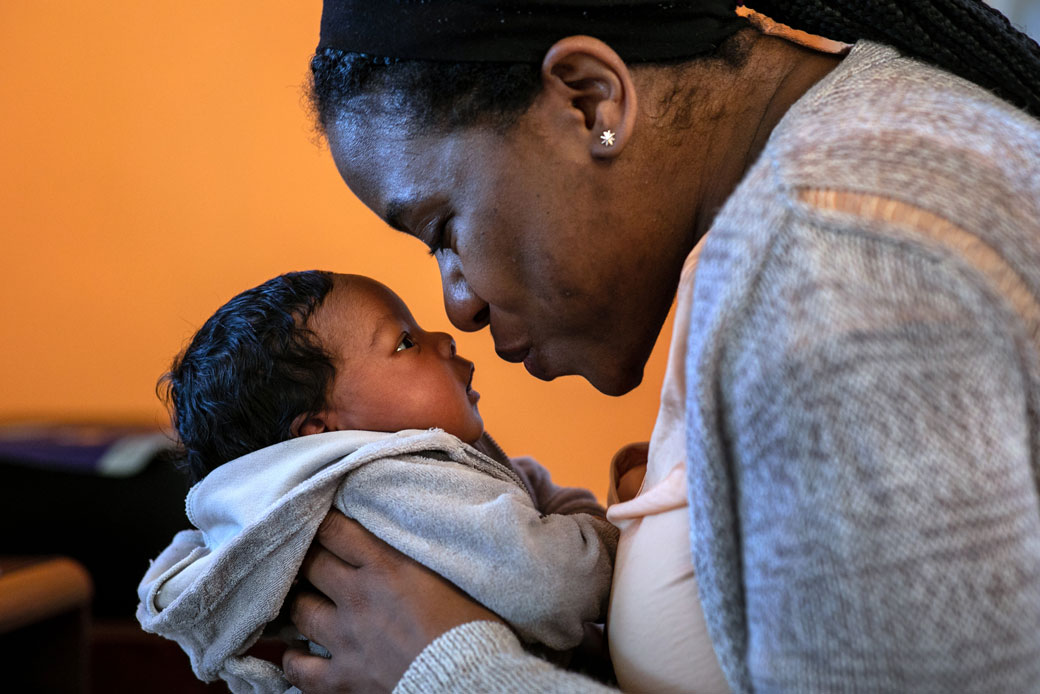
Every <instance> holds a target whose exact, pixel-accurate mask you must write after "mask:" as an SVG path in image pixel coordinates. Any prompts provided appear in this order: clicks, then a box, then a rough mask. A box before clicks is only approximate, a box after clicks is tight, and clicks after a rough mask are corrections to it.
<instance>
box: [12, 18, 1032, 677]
mask: <svg viewBox="0 0 1040 694" xmlns="http://www.w3.org/2000/svg"><path fill="white" fill-rule="evenodd" d="M993 4H994V5H997V6H999V7H1000V9H1002V10H1003V11H1005V12H1006V13H1007V14H1008V16H1009V17H1011V19H1012V21H1013V22H1014V23H1015V24H1016V25H1018V26H1020V27H1022V28H1024V29H1026V30H1027V31H1031V32H1033V34H1034V36H1035V35H1036V32H1037V31H1038V30H1040V2H1037V1H1036V0H1017V1H1015V0H1008V1H1007V2H994V3H993ZM320 13H321V2H320V0H296V1H295V2H285V1H284V0H250V1H249V2H246V1H245V0H222V1H220V2H201V1H199V0H188V1H185V0H149V1H148V2H139V1H136V0H121V1H109V2H92V3H87V2H82V1H79V2H75V1H71V0H69V1H65V2H62V1H59V0H5V2H3V3H0V124H2V127H0V162H2V163H3V164H2V166H0V232H2V238H3V252H2V253H0V311H2V313H0V316H2V320H0V528H2V533H3V534H2V536H0V649H3V650H4V652H5V653H6V654H7V657H8V662H16V661H18V662H21V663H22V665H23V667H22V668H21V670H22V671H23V672H26V673H30V674H34V676H35V675H39V676H40V677H58V676H59V674H60V673H61V672H63V671H67V672H69V673H72V674H71V675H69V676H68V677H67V678H66V679H65V680H62V682H63V684H62V683H61V682H59V683H54V682H51V683H49V684H47V685H46V686H44V687H43V688H42V689H40V688H39V687H38V686H37V685H39V684H40V683H39V682H38V681H33V684H32V685H31V686H30V687H29V688H28V689H26V691H30V690H31V691H44V690H46V691H80V689H77V687H78V686H82V683H83V682H93V689H94V690H95V691H152V692H159V691H165V690H168V691H178V692H181V693H182V694H183V692H187V691H191V690H192V687H194V686H195V685H194V684H193V682H194V680H193V678H192V677H191V675H190V672H188V671H187V661H186V658H184V656H183V655H182V654H181V653H180V652H179V650H177V649H176V648H175V647H174V648H173V649H172V650H170V649H164V648H162V645H161V644H159V645H157V643H156V642H154V641H148V640H147V639H144V638H143V636H144V635H143V634H141V633H140V631H139V630H138V629H137V627H136V623H134V622H133V620H132V618H131V615H132V612H133V609H134V605H135V604H136V596H135V595H134V587H135V585H136V583H137V580H138V579H139V577H140V576H141V575H142V573H143V572H144V570H145V568H146V567H147V560H148V558H149V557H152V556H154V555H155V554H156V553H157V552H158V551H159V550H160V549H161V548H162V547H163V546H164V545H165V544H166V542H168V540H169V538H170V536H171V535H172V533H173V532H174V531H175V530H177V529H180V528H182V527H184V526H185V525H186V524H187V521H186V519H185V518H184V514H183V495H184V492H185V491H186V485H185V484H184V481H183V479H181V477H179V476H178V474H177V473H176V471H174V470H172V469H170V467H169V466H168V465H165V464H163V463H162V461H160V460H157V459H156V458H155V456H154V453H155V451H156V450H157V448H160V447H162V446H163V445H164V444H165V443H166V442H167V439H165V438H164V437H163V435H162V434H161V433H160V434H158V435H156V432H160V431H161V429H162V428H163V427H164V426H165V425H166V421H167V420H166V413H165V410H164V409H163V407H162V405H161V404H160V402H159V400H158V399H157V397H156V395H155V383H156V380H157V379H158V378H159V376H160V375H161V374H162V373H163V372H164V370H165V369H166V368H167V367H168V366H169V364H170V361H171V359H172V358H173V356H174V355H175V354H176V353H177V352H178V351H179V350H180V349H181V348H182V347H183V346H184V345H185V344H186V341H187V339H188V338H190V336H191V335H192V334H193V332H194V331H195V330H196V329H197V328H198V327H199V326H200V325H201V323H202V322H203V321H204V320H205V319H206V318H207V317H208V316H209V315H210V314H211V313H212V312H213V311H214V310H215V309H216V308H217V307H219V306H220V305H221V304H223V303H224V302H225V301H226V300H227V299H229V298H230V297H231V296H233V295H234V294H236V293H238V292H239V291H241V290H243V289H245V288H247V287H251V286H254V285H256V284H258V283H260V282H262V281H264V280H266V279H268V278H270V277H273V276H275V275H277V274H280V273H282V272H286V271H289V270H301V269H309V268H321V269H327V270H334V271H338V272H356V273H364V274H368V275H371V276H373V277H375V278H377V279H379V280H380V281H382V282H385V283H386V284H388V285H389V286H391V287H392V288H393V289H394V290H395V291H397V292H398V293H399V294H400V295H401V296H402V297H403V298H404V300H405V301H406V302H407V303H408V305H409V306H410V307H411V308H412V311H413V313H414V314H415V316H416V317H417V319H418V320H419V321H420V323H421V324H423V326H424V327H427V328H431V329H439V330H447V331H449V332H452V333H454V334H455V336H456V339H457V341H458V345H459V351H460V352H461V353H462V354H464V355H465V356H467V357H468V358H470V359H472V360H473V361H474V362H475V363H476V365H477V375H476V379H475V382H474V385H475V387H476V388H477V389H478V390H479V391H480V392H481V393H482V396H483V397H482V400H481V410H482V413H483V415H484V419H485V422H486V424H487V427H488V430H489V431H490V432H491V433H492V434H494V435H495V436H496V438H497V439H498V440H499V442H500V443H501V444H502V445H503V447H504V448H505V449H506V450H507V451H508V452H509V453H511V454H513V455H520V454H527V455H533V456H534V457H536V458H538V459H539V460H541V461H542V462H543V463H544V464H545V465H546V466H547V467H549V468H550V469H551V470H552V471H553V473H554V476H555V478H556V480H557V481H558V482H559V483H562V484H568V485H580V486H584V487H587V488H590V489H592V490H593V491H594V492H595V493H596V494H597V495H598V496H599V497H600V498H601V499H603V498H605V487H606V482H607V466H608V461H609V460H610V458H611V456H612V454H613V453H614V451H616V450H617V448H619V447H620V446H621V445H623V444H625V443H627V442H629V441H636V440H645V439H647V438H648V437H649V434H650V431H651V428H652V425H653V421H654V417H655V414H656V401H657V394H658V390H659V388H660V382H661V378H662V375H663V368H664V356H665V354H664V353H665V349H666V347H667V345H666V344H662V342H664V341H661V342H659V344H658V346H657V350H656V351H655V354H654V357H653V358H652V360H651V362H650V364H649V366H648V368H647V372H646V377H645V380H644V383H643V385H642V386H641V387H640V388H638V389H637V390H635V391H633V392H632V393H630V394H629V395H626V396H625V397H622V398H608V397H605V396H603V395H600V394H599V393H597V392H596V391H595V390H593V389H592V388H591V387H590V386H589V385H588V384H587V383H585V382H584V381H582V380H580V379H578V378H574V377H570V378H562V379H559V380H557V381H556V382H553V383H542V382H539V381H536V380H535V379H533V378H531V377H530V376H528V375H527V373H526V372H525V371H524V370H523V367H522V366H520V365H515V364H506V363H505V362H502V361H501V360H499V359H498V358H497V357H496V356H495V354H494V350H493V345H492V341H491V339H490V336H489V335H488V334H487V333H486V332H484V333H480V334H476V335H466V334H458V333H457V331H455V330H453V329H452V328H451V326H450V324H449V323H448V321H447V320H446V318H445V316H444V312H443V307H442V303H441V293H440V285H439V281H438V275H437V269H436V264H435V262H434V261H433V260H432V259H430V258H429V257H428V256H427V254H426V253H425V252H424V248H423V247H422V246H421V244H420V243H419V242H417V241H415V240H412V239H409V238H407V237H405V236H404V235H402V234H398V233H395V232H391V231H389V230H388V229H387V228H386V227H385V225H383V224H382V223H381V222H380V221H379V220H378V219H377V218H376V217H375V216H374V215H373V214H372V213H371V212H369V211H368V210H367V209H365V208H364V207H363V206H362V205H361V204H360V203H359V202H358V201H357V200H356V199H355V198H354V197H353V196H352V195H351V193H350V192H349V190H348V189H347V188H346V186H345V185H344V184H343V183H342V182H341V181H340V179H339V176H338V174H337V172H336V170H335V167H334V166H333V163H332V160H331V158H330V156H329V154H328V152H327V150H326V148H325V147H324V145H323V144H322V143H321V142H320V141H319V140H318V138H317V137H316V134H315V131H314V128H313V125H312V121H311V117H310V114H309V112H308V108H307V103H306V96H305V84H306V79H307V74H308V68H307V65H308V59H309V57H310V55H311V52H312V50H313V48H314V46H315V45H316V43H317V39H318V22H319V17H320ZM669 332H670V326H666V329H665V332H664V333H663V334H664V335H668V333H669ZM40 554H65V555H69V556H71V557H73V558H74V559H76V560H78V561H79V562H82V564H83V565H85V566H86V569H87V570H88V572H83V571H82V570H81V567H79V568H78V567H77V566H75V565H70V564H68V563H64V564H63V563H60V562H59V563H57V564H55V563H54V562H48V561H43V560H38V559H30V560H28V562H29V565H30V568H29V569H26V568H25V567H26V566H27V564H26V561H27V560H25V559H24V558H22V559H18V558H16V559H15V560H9V559H8V558H9V557H11V556H13V555H23V556H24V555H40ZM12 561H13V563H12ZM26 571H29V572H30V573H26ZM32 572H35V573H32ZM12 581H13V583H12ZM18 586H20V587H18ZM48 586H51V587H53V586H58V588H56V589H53V590H52V589H51V588H47V591H45V592H37V593H33V592H32V591H33V590H37V591H42V590H43V589H44V588H45V587H48ZM16 587H17V590H16ZM23 589H24V590H29V591H30V592H29V593H19V592H18V591H20V590H23ZM22 595H27V596H28V597H12V596H22ZM55 595H57V596H58V598H59V599H57V601H55V597H54V596H55ZM5 596H6V597H7V602H6V603H4V602H3V599H4V597H5ZM5 609H11V610H14V612H12V613H9V614H15V615H16V618H14V617H11V618H9V616H5V612H4V610H5ZM19 610H21V611H19ZM69 610H72V611H71V612H70V611H69ZM91 611H92V612H93V617H92V619H91V620H90V621H89V633H90V634H91V636H90V638H89V643H90V647H89V649H88V648H87V647H86V646H85V645H84V644H85V643H86V642H87V641H85V638H86V637H85V636H84V634H85V633H87V632H86V631H85V629H87V627H85V626H84V625H85V624H87V623H88V622H87V621H85V619H86V618H85V617H84V615H86V614H88V613H90V612H91ZM70 614H72V615H74V616H73V617H68V615H70ZM19 615H20V616H19ZM41 615H42V616H41ZM62 615H65V616H62ZM55 620H58V621H55ZM61 620H64V621H61ZM27 629H38V630H40V631H36V632H32V631H26V630H27ZM41 641H42V642H43V643H47V644H50V645H52V646H53V645H54V644H57V643H62V644H66V645H68V644H72V645H71V646H69V648H68V649H64V648H63V649H58V648H56V647H52V648H40V647H39V646H40V643H41ZM76 644H78V645H76ZM19 648H20V650H18V649H19ZM59 651H60V652H61V653H66V652H68V653H70V654H71V655H70V656H69V657H70V658H71V661H70V662H71V663H72V664H71V665H70V666H69V667H68V668H65V669H64V670H63V669H62V668H60V667H55V665H54V657H55V654H57V653H58V652H59ZM41 654H42V656H41ZM41 658H42V659H41ZM34 659H35V660H34ZM134 662H139V663H140V667H139V668H138V669H137V670H134V668H133V667H131V666H130V664H131V663H134ZM88 664H89V667H90V672H91V674H90V675H89V676H88V675H87V674H84V673H85V672H86V668H88ZM156 672H162V673H163V675H162V677H161V678H160V679H161V680H162V681H161V682H159V681H157V679H156V676H155V673H156ZM135 677H136V678H138V679H134V678H135ZM144 681H147V682H148V683H149V684H148V687H147V688H145V689H142V684H141V683H142V682H144ZM12 686H13V685H12Z"/></svg>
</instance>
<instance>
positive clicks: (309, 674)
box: [282, 648, 332, 694]
mask: <svg viewBox="0 0 1040 694" xmlns="http://www.w3.org/2000/svg"><path fill="white" fill-rule="evenodd" d="M331 667H332V663H331V662H330V661H329V660H328V659H327V658H322V657H319V656H316V655H311V654H310V653H308V652H307V651H305V650H302V649H299V648H290V649H288V650H287V651H286V652H285V654H284V655H282V671H283V672H284V673H285V679H287V680H289V682H290V683H291V684H293V685H295V686H296V687H299V689H300V690H302V691H304V692H308V693H309V694H320V693H321V692H322V691H325V690H323V689H322V685H323V683H324V682H326V681H328V680H329V679H330V678H329V670H330V668H331Z"/></svg>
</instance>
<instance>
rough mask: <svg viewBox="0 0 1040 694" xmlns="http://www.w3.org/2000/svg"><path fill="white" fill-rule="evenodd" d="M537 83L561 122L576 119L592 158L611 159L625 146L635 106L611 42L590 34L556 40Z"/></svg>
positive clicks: (629, 77) (628, 80)
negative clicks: (549, 97) (560, 108)
mask: <svg viewBox="0 0 1040 694" xmlns="http://www.w3.org/2000/svg"><path fill="white" fill-rule="evenodd" d="M542 86H543V89H544V90H545V91H546V92H547V93H548V94H549V95H552V96H556V97H558V100H557V103H559V104H561V105H562V106H563V107H564V109H565V113H566V115H567V116H568V118H566V119H565V120H568V121H579V124H580V125H581V126H582V128H583V132H582V133H581V134H582V137H584V138H585V139H586V141H587V144H588V149H589V153H590V154H591V155H592V156H593V157H595V158H597V159H612V158H614V157H617V156H618V155H619V154H620V153H621V150H623V149H624V148H625V145H626V144H627V143H628V141H629V139H630V138H631V137H632V130H633V129H634V127H635V123H636V114H637V105H638V104H637V101H636V91H635V87H634V85H633V83H632V75H631V73H630V72H629V70H628V66H627V65H625V61H623V60H622V59H621V58H620V56H618V54H617V53H615V52H614V50H613V49H612V48H611V47H610V46H608V45H607V44H605V43H603V42H602V41H600V40H599V39H597V38H593V37H591V36H568V37H566V38H563V39H560V40H559V41H557V42H556V43H555V44H553V46H552V48H550V49H549V51H548V52H547V53H546V54H545V59H544V60H543V61H542ZM571 124H573V122H572V123H571Z"/></svg>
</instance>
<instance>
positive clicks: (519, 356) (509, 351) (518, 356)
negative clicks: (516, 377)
mask: <svg viewBox="0 0 1040 694" xmlns="http://www.w3.org/2000/svg"><path fill="white" fill-rule="evenodd" d="M530 352H531V348H530V347H510V348H506V347H497V346H496V347H495V353H496V354H498V356H499V357H501V358H502V359H505V360H506V361H508V362H512V363H514V364H519V363H520V362H522V361H523V360H524V359H526V358H527V355H528V354H529V353H530Z"/></svg>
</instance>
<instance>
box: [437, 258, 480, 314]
mask: <svg viewBox="0 0 1040 694" xmlns="http://www.w3.org/2000/svg"><path fill="white" fill-rule="evenodd" d="M440 256H441V257H439V258H438V261H439V266H440V271H441V286H442V287H443V289H444V310H445V312H446V313H447V314H448V320H450V321H451V323H452V325H454V326H455V327H456V328H458V329H459V330H465V331H466V332H475V331H477V330H480V329H481V328H483V327H484V326H486V325H487V324H488V321H489V319H490V313H491V312H490V309H489V307H488V305H487V302H485V301H484V300H483V299H481V298H480V297H479V296H477V294H476V293H475V292H474V291H473V289H472V288H471V287H470V286H469V283H468V282H467V281H466V277H465V275H463V274H462V264H461V263H460V262H459V258H458V256H457V255H455V254H454V253H443V254H440Z"/></svg>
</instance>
